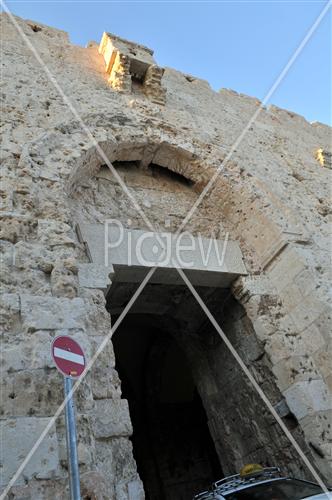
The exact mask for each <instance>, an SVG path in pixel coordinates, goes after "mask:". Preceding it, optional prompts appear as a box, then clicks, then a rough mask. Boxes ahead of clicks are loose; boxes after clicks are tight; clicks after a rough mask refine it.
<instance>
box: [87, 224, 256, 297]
mask: <svg viewBox="0 0 332 500" xmlns="http://www.w3.org/2000/svg"><path fill="white" fill-rule="evenodd" d="M78 234H79V237H80V239H81V241H82V242H84V243H85V245H86V248H87V250H88V254H89V256H90V258H91V260H92V262H93V264H98V266H106V269H107V267H108V266H113V268H114V274H113V277H112V281H114V282H131V283H136V282H140V281H141V280H142V279H143V278H144V276H145V275H146V273H147V269H150V268H152V267H155V266H157V267H158V270H157V271H156V273H155V274H154V275H153V276H152V279H151V282H152V283H160V284H183V281H182V279H181V277H180V275H179V274H178V272H177V271H176V269H177V268H181V269H183V270H184V271H185V272H186V274H187V276H188V278H189V279H190V280H191V281H192V283H193V284H194V285H196V286H211V287H222V288H226V287H228V286H230V284H231V282H232V281H233V280H234V279H235V278H236V277H238V276H241V275H245V274H246V269H245V266H244V263H243V258H242V253H241V250H240V247H239V245H238V243H237V242H236V241H226V240H225V241H224V240H212V239H208V238H201V237H200V238H198V237H193V236H192V235H190V234H189V233H185V234H183V235H181V236H180V237H178V238H177V237H176V236H175V235H174V234H172V233H166V232H165V233H154V232H149V231H143V230H128V229H125V228H121V229H119V227H118V226H115V225H108V226H106V225H104V224H79V227H78ZM161 243H163V244H164V245H165V248H166V250H165V253H162V247H161ZM100 269H101V268H100Z"/></svg>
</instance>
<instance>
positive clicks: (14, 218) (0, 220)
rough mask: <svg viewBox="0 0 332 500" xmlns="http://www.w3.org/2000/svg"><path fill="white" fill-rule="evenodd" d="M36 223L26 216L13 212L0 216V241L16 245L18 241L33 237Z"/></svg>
mask: <svg viewBox="0 0 332 500" xmlns="http://www.w3.org/2000/svg"><path fill="white" fill-rule="evenodd" d="M36 226H37V224H36V222H35V221H34V220H33V219H31V218H30V217H29V216H27V215H21V214H16V213H15V212H7V213H5V212H2V213H1V214H0V239H2V240H7V241H10V242H12V243H16V242H17V241H18V240H19V239H27V238H29V237H30V238H32V237H34V236H35V233H36Z"/></svg>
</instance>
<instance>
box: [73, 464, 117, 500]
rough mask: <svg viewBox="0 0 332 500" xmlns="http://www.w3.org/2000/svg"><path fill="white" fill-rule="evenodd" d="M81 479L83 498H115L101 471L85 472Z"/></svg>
mask: <svg viewBox="0 0 332 500" xmlns="http://www.w3.org/2000/svg"><path fill="white" fill-rule="evenodd" d="M80 481H81V495H82V498H89V499H90V500H110V499H111V498H113V496H111V493H110V491H109V490H108V488H107V482H106V481H105V478H104V477H103V475H102V474H100V473H99V472H97V471H90V472H85V473H84V474H81V477H80Z"/></svg>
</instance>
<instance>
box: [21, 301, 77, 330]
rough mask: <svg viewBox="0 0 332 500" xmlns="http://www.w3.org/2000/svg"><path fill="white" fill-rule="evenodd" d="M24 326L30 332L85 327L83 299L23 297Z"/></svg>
mask: <svg viewBox="0 0 332 500" xmlns="http://www.w3.org/2000/svg"><path fill="white" fill-rule="evenodd" d="M21 304H22V305H21V311H22V321H23V326H24V327H25V328H26V329H27V330H29V331H34V330H53V329H63V328H82V327H84V318H85V314H86V313H85V304H84V301H83V299H81V298H74V299H67V298H54V297H42V296H29V295H22V296H21Z"/></svg>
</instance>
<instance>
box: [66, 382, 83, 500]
mask: <svg viewBox="0 0 332 500" xmlns="http://www.w3.org/2000/svg"><path fill="white" fill-rule="evenodd" d="M72 387H73V381H72V379H71V378H69V377H64V388H65V397H66V398H67V396H68V394H69V393H70V391H71V390H72ZM66 440H67V456H68V472H69V483H70V498H71V500H81V492H80V475H79V469H78V456H77V437H76V423H75V408H74V400H73V397H72V396H71V397H70V398H68V400H67V403H66Z"/></svg>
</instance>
